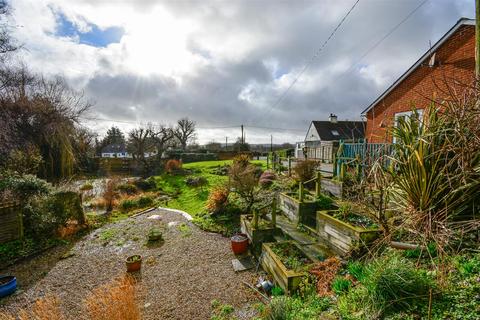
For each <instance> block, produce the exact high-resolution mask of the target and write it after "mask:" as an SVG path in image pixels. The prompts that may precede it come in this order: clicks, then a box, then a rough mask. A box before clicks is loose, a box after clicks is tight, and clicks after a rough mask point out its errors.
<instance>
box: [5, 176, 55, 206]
mask: <svg viewBox="0 0 480 320" xmlns="http://www.w3.org/2000/svg"><path fill="white" fill-rule="evenodd" d="M7 190H10V191H12V192H13V193H14V194H15V195H16V196H17V197H19V198H20V199H22V200H24V201H26V200H28V199H29V198H31V197H33V196H40V195H47V194H48V193H50V192H51V190H52V186H51V185H50V184H49V183H48V182H47V181H45V180H43V179H39V178H37V177H36V176H34V175H31V174H26V175H23V176H18V175H13V176H5V177H3V178H2V179H0V192H3V191H7Z"/></svg>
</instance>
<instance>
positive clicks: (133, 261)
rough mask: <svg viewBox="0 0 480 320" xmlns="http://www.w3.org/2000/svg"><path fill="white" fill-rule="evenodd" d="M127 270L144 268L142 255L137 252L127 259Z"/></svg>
mask: <svg viewBox="0 0 480 320" xmlns="http://www.w3.org/2000/svg"><path fill="white" fill-rule="evenodd" d="M126 265H127V272H135V271H138V270H140V269H141V268H142V256H140V255H138V254H136V255H133V256H130V257H128V258H127V260H126Z"/></svg>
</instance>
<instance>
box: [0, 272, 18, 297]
mask: <svg viewBox="0 0 480 320" xmlns="http://www.w3.org/2000/svg"><path fill="white" fill-rule="evenodd" d="M15 290H17V278H15V277H14V276H0V298H3V297H5V296H8V295H10V294H12V293H14V292H15Z"/></svg>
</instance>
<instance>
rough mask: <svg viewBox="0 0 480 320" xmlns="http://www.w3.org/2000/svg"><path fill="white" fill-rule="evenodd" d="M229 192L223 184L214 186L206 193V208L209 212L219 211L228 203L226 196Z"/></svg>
mask: <svg viewBox="0 0 480 320" xmlns="http://www.w3.org/2000/svg"><path fill="white" fill-rule="evenodd" d="M229 194H230V192H229V190H228V188H226V187H224V186H218V187H215V188H214V189H213V190H212V191H210V194H209V195H208V199H207V203H206V205H205V207H206V209H207V210H208V211H209V212H211V213H215V214H216V213H219V212H221V211H222V210H223V209H224V208H225V206H226V205H227V203H228V196H229Z"/></svg>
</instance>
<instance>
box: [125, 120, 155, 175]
mask: <svg viewBox="0 0 480 320" xmlns="http://www.w3.org/2000/svg"><path fill="white" fill-rule="evenodd" d="M153 132H154V131H153V125H152V124H147V125H146V126H141V127H140V128H136V129H133V130H131V131H130V132H129V134H128V150H129V152H130V153H131V154H132V155H133V158H134V159H136V160H137V161H138V162H139V163H140V164H141V165H142V166H143V167H142V171H143V173H144V174H145V173H147V172H148V169H149V164H148V161H147V159H146V157H145V153H147V152H152V151H154V148H155V143H154V138H153Z"/></svg>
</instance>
